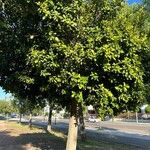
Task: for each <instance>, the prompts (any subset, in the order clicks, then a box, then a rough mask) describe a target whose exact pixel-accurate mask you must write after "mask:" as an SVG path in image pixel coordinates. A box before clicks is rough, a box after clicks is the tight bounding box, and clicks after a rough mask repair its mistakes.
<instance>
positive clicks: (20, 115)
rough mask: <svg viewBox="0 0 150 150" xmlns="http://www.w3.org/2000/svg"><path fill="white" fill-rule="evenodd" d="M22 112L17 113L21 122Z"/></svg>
mask: <svg viewBox="0 0 150 150" xmlns="http://www.w3.org/2000/svg"><path fill="white" fill-rule="evenodd" d="M21 118H22V114H21V113H19V123H21Z"/></svg>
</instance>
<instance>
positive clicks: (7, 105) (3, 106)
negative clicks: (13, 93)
mask: <svg viewBox="0 0 150 150" xmlns="http://www.w3.org/2000/svg"><path fill="white" fill-rule="evenodd" d="M14 111H15V110H14V108H13V106H12V105H11V102H10V101H6V100H0V113H2V114H4V115H7V114H11V113H13V112H14Z"/></svg>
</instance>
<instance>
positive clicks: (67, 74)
mask: <svg viewBox="0 0 150 150" xmlns="http://www.w3.org/2000/svg"><path fill="white" fill-rule="evenodd" d="M39 6H40V12H41V14H43V19H45V20H47V22H49V26H48V31H47V33H46V35H47V39H48V40H49V43H50V45H49V47H45V49H42V50H41V49H38V48H33V49H32V51H31V53H30V58H29V61H30V62H31V63H32V65H33V66H34V67H37V70H39V71H40V72H41V75H42V76H44V77H48V78H49V83H50V84H49V85H50V86H52V85H55V87H56V89H57V90H58V89H59V90H60V91H61V93H62V95H63V96H64V101H63V102H62V103H66V101H65V100H67V99H69V104H70V113H71V117H70V122H69V135H68V141H67V149H75V148H76V142H75V141H73V138H74V139H76V138H77V107H78V105H79V103H80V102H82V101H85V103H86V104H94V103H97V104H98V106H99V108H100V109H101V111H100V112H99V113H100V114H101V115H102V114H106V113H111V114H116V113H118V112H120V111H122V109H126V107H127V106H128V107H129V108H128V109H134V108H135V107H136V106H137V105H140V104H141V103H142V101H143V94H142V92H143V74H144V71H143V69H142V63H141V55H140V54H141V53H142V52H143V51H147V42H146V41H147V37H146V34H144V33H143V34H141V33H139V32H138V25H139V24H138V22H139V21H140V20H139V19H138V17H141V14H142V13H143V12H142V10H140V11H139V12H137V11H136V15H135V14H134V13H135V12H134V13H133V9H132V8H131V7H129V6H128V5H127V4H125V3H124V2H123V1H120V0H118V1H117V0H116V1H104V2H99V1H88V2H85V1H75V2H74V1H66V2H62V1H57V2H56V1H53V0H51V1H43V2H41V3H39ZM114 8H115V9H114ZM92 10H93V11H92ZM135 16H136V17H135ZM133 17H134V19H137V21H136V22H135V23H134V22H133V21H132V20H133ZM41 68H42V69H41ZM72 145H75V146H74V147H72Z"/></svg>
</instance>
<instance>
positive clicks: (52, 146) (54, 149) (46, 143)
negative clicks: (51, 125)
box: [0, 131, 65, 150]
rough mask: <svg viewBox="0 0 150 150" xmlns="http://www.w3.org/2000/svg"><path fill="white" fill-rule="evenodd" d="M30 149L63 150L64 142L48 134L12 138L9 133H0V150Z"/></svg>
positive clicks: (29, 134) (31, 134) (28, 134)
mask: <svg viewBox="0 0 150 150" xmlns="http://www.w3.org/2000/svg"><path fill="white" fill-rule="evenodd" d="M29 145H30V147H28V146H29ZM31 146H32V148H33V149H32V148H31ZM30 148H31V149H32V150H65V140H64V139H63V138H60V137H57V136H55V135H52V134H48V133H27V134H20V135H19V136H12V135H10V133H9V132H5V131H4V132H0V150H28V149H30Z"/></svg>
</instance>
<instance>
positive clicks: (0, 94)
mask: <svg viewBox="0 0 150 150" xmlns="http://www.w3.org/2000/svg"><path fill="white" fill-rule="evenodd" d="M10 96H11V94H6V93H5V92H4V90H2V88H1V87H0V100H4V99H5V98H6V99H8V98H9V97H10Z"/></svg>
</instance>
